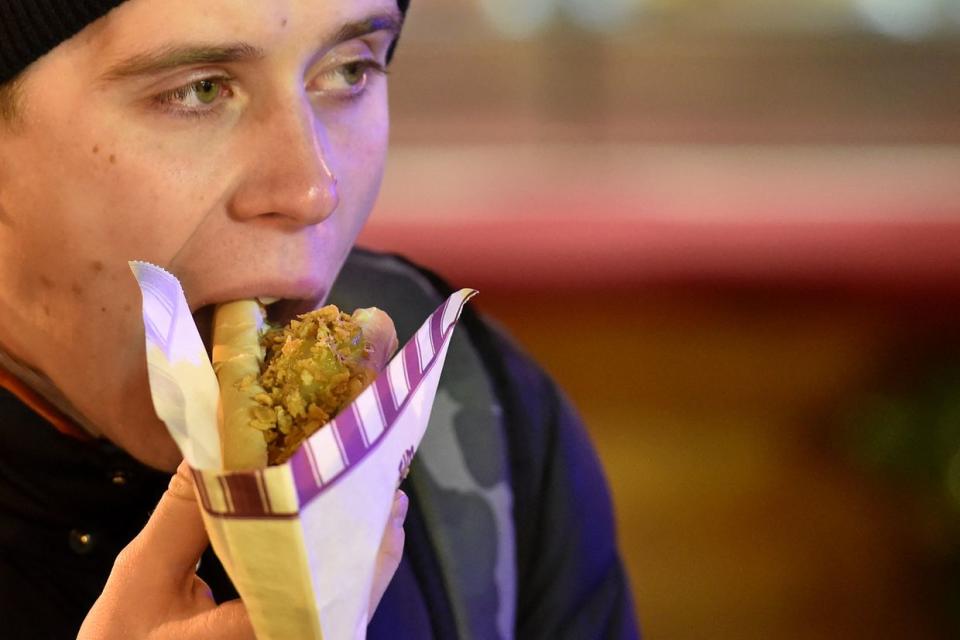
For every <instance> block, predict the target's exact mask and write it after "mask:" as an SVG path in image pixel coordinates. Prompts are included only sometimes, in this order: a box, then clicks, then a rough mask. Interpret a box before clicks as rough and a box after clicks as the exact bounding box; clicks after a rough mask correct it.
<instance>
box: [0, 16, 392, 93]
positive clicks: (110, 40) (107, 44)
mask: <svg viewBox="0 0 960 640" xmlns="http://www.w3.org/2000/svg"><path fill="white" fill-rule="evenodd" d="M74 2H75V0H45V1H44V2H37V1H36V0H0V9H4V8H5V7H6V5H7V4H11V5H16V6H13V7H12V8H10V9H9V10H4V11H0V15H2V19H0V83H2V82H3V81H5V80H6V79H9V78H12V77H15V76H16V75H18V74H19V73H20V72H21V71H22V70H23V69H25V68H26V67H27V66H28V65H30V64H31V63H33V62H35V61H36V60H38V59H39V58H41V57H43V56H44V55H45V54H46V53H47V52H49V51H51V50H52V49H55V48H63V49H68V50H69V49H84V50H86V51H87V52H89V53H92V54H93V56H94V57H93V59H92V61H93V62H94V63H99V64H102V63H103V60H102V57H103V56H107V55H109V54H110V53H111V52H113V51H115V50H117V49H125V50H128V51H129V50H134V49H135V48H136V47H137V46H138V44H139V45H143V44H145V43H148V42H151V41H152V42H154V43H158V42H160V40H161V37H162V38H166V39H167V40H168V41H169V39H171V38H177V37H181V36H186V35H189V37H190V39H191V40H194V41H210V40H211V39H215V40H220V41H224V42H230V41H237V40H238V39H241V38H240V34H238V33H236V31H237V30H245V29H246V30H251V29H253V28H258V29H259V30H260V33H261V34H262V33H264V31H263V30H264V29H266V28H267V27H270V26H271V25H273V26H278V25H282V26H283V27H287V26H289V27H290V29H291V31H295V30H296V29H295V28H296V27H299V28H301V29H302V28H304V26H305V25H307V24H309V25H310V26H312V28H313V29H314V32H315V33H322V32H323V30H324V27H325V26H329V25H334V24H335V23H337V22H341V23H344V22H349V21H351V20H356V19H360V16H361V15H362V14H365V13H366V14H371V13H386V12H394V13H396V14H397V15H399V16H400V17H401V19H402V16H403V14H404V13H405V11H406V9H407V6H408V4H409V0H245V1H244V2H237V1H236V0H204V2H196V0H85V2H84V3H83V7H82V10H80V9H75V8H71V9H70V10H69V11H66V12H64V11H60V10H59V9H58V6H59V5H60V4H62V3H68V4H69V5H70V7H73V6H74V5H73V3H74ZM54 27H55V28H54ZM333 28H334V29H335V28H336V27H333ZM226 31H232V32H233V33H229V34H228V33H225V32H226ZM37 34H42V36H43V37H42V38H38V37H37ZM258 46H259V45H258Z"/></svg>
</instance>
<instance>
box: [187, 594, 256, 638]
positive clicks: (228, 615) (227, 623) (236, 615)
mask: <svg viewBox="0 0 960 640" xmlns="http://www.w3.org/2000/svg"><path fill="white" fill-rule="evenodd" d="M197 627H199V633H196V634H194V635H187V636H181V640H188V639H189V640H192V639H193V638H197V639H198V640H199V639H201V638H202V639H203V640H256V636H254V634H253V625H252V624H250V616H249V615H248V614H247V608H246V607H245V606H243V603H242V602H241V601H240V600H231V601H229V602H224V603H223V604H222V605H220V606H219V607H217V608H216V609H211V610H210V611H209V612H207V613H205V614H204V617H203V619H202V623H200V624H198V625H197Z"/></svg>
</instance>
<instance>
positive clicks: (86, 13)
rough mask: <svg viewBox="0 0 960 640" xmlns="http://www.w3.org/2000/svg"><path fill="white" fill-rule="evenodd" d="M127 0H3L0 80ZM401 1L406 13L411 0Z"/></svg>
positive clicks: (0, 15) (0, 0)
mask: <svg viewBox="0 0 960 640" xmlns="http://www.w3.org/2000/svg"><path fill="white" fill-rule="evenodd" d="M124 1H125V0H0V84H3V83H4V82H6V81H7V80H10V79H11V78H13V77H15V76H16V75H17V74H19V73H20V72H21V71H23V70H24V69H26V68H27V66H28V65H29V64H30V63H32V62H33V61H34V60H36V59H37V58H39V57H40V56H42V55H44V54H46V53H47V52H48V51H50V50H51V49H53V48H54V47H56V46H57V45H58V44H60V43H61V42H63V41H64V40H68V39H69V38H72V37H73V36H75V35H76V34H78V33H79V32H80V31H81V30H82V29H83V28H84V27H85V26H87V25H88V24H90V23H91V22H93V21H94V20H97V19H99V18H102V17H103V16H105V15H107V12H108V11H110V10H111V9H113V8H114V7H116V6H117V5H119V4H122V3H123V2H124ZM397 5H398V6H399V7H400V10H401V11H403V12H404V13H406V11H407V7H408V6H409V5H410V0H397ZM392 55H393V49H392V48H391V50H390V56H391V57H392Z"/></svg>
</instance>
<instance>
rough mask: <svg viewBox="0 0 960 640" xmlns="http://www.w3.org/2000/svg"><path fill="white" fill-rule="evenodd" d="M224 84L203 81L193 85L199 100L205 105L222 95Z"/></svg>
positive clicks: (215, 81)
mask: <svg viewBox="0 0 960 640" xmlns="http://www.w3.org/2000/svg"><path fill="white" fill-rule="evenodd" d="M221 88H222V84H221V83H220V82H219V81H217V80H201V81H199V82H195V83H193V92H194V93H195V94H196V96H197V100H199V101H200V102H202V103H203V104H210V103H212V102H213V101H214V100H216V99H217V97H218V96H219V95H220V89H221Z"/></svg>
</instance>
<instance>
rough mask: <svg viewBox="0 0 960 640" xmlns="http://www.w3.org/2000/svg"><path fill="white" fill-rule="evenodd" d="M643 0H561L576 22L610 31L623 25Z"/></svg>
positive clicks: (583, 25)
mask: <svg viewBox="0 0 960 640" xmlns="http://www.w3.org/2000/svg"><path fill="white" fill-rule="evenodd" d="M642 2H643V0H560V3H561V5H562V6H563V8H564V11H565V13H566V14H567V15H568V16H570V19H571V20H573V21H574V22H575V23H577V24H578V25H580V26H581V27H584V28H586V29H590V30H593V31H610V30H612V29H614V28H617V27H620V26H623V25H624V24H625V23H626V22H627V19H628V18H629V17H630V14H631V13H632V12H633V11H634V9H638V8H639V7H640V5H641V4H642Z"/></svg>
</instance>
